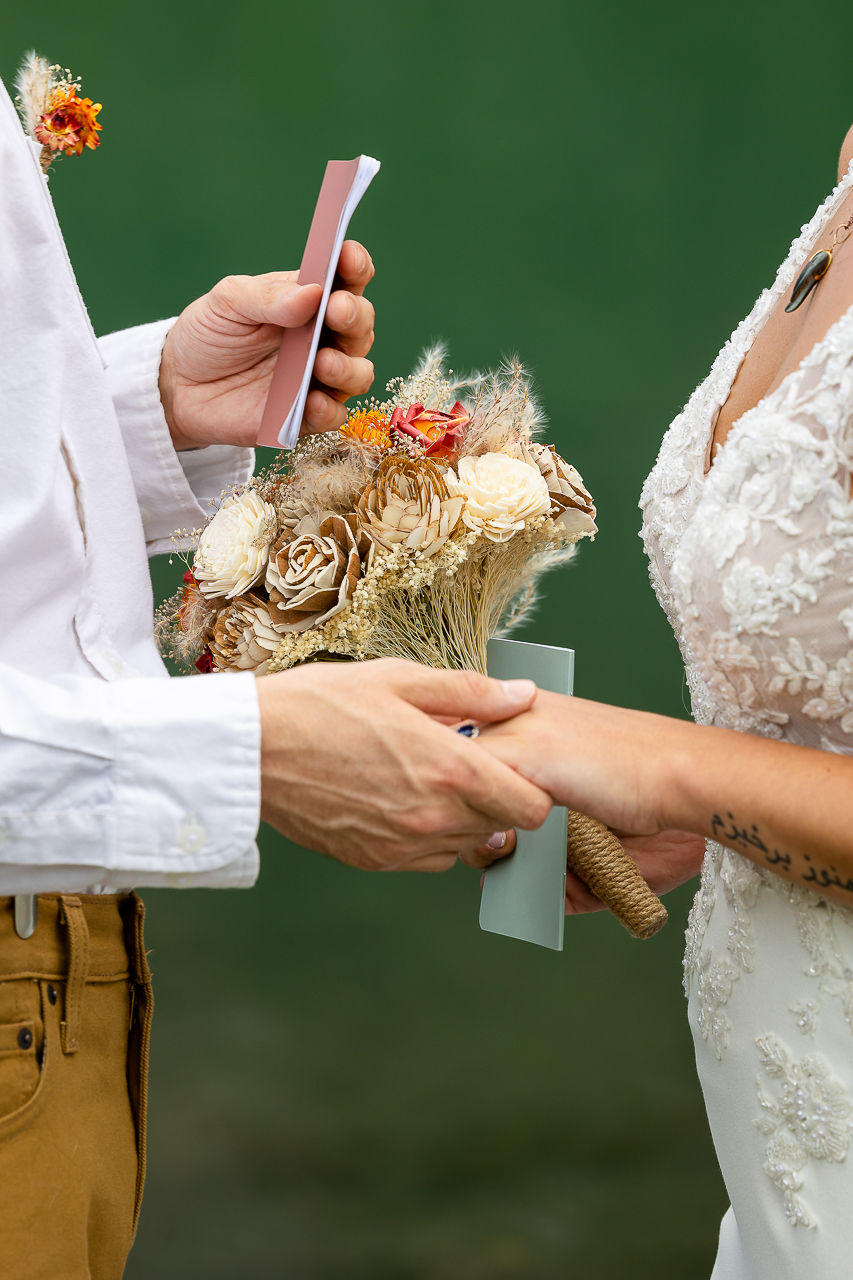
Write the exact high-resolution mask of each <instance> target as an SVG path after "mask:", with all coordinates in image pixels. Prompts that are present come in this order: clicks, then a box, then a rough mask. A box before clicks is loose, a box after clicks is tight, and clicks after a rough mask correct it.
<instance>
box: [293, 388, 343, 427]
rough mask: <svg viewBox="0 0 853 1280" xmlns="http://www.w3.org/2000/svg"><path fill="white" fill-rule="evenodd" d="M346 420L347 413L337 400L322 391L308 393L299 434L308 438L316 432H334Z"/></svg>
mask: <svg viewBox="0 0 853 1280" xmlns="http://www.w3.org/2000/svg"><path fill="white" fill-rule="evenodd" d="M346 420H347V411H346V409H345V408H344V406H343V405H342V404H341V402H340V401H339V400H333V399H332V397H331V396H327V395H326V394H325V392H323V391H317V390H316V388H315V389H314V390H313V391H309V392H308V396H307V398H306V400H305V413H304V415H303V417H302V426H301V427H300V429H299V434H300V435H302V436H310V435H313V434H315V433H316V432H318V431H336V430H337V428H338V427H342V426H343V424H344V423H345V422H346Z"/></svg>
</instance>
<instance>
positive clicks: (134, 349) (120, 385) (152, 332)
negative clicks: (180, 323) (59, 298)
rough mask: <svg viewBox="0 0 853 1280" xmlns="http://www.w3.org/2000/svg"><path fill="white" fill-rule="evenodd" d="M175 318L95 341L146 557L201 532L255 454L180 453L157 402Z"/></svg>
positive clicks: (225, 448) (247, 472)
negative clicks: (176, 536)
mask: <svg viewBox="0 0 853 1280" xmlns="http://www.w3.org/2000/svg"><path fill="white" fill-rule="evenodd" d="M174 323H175V321H174V319H170V320H158V321H156V322H155V323H153V324H141V325H137V326H136V327H135V328H133V329H122V330H120V331H119V332H118V333H111V334H108V335H107V336H106V337H104V338H99V339H98V347H99V348H100V352H101V357H102V359H103V361H104V364H105V366H106V379H107V386H108V388H109V391H110V395H111V396H112V399H113V404H114V405H115V410H116V414H117V416H118V422H119V427H120V428H121V433H122V438H123V440H124V445H125V449H126V451H127V459H128V462H129V464H130V470H131V474H132V476H133V483H134V486H135V488H136V496H137V500H138V502H139V511H140V514H141V516H142V525H143V528H144V530H145V541H146V546H147V548H148V554H149V555H159V554H161V553H162V552H168V551H172V550H173V545H172V542H171V536H172V534H173V533H174V532H175V531H176V530H178V529H180V530H184V529H186V530H187V532H188V533H191V532H192V530H193V529H200V528H201V527H202V526H203V524H204V522H205V521H206V520H207V519H208V518H209V517H210V516H211V515H212V514H213V512H214V510H215V505H214V504H216V503H218V501H219V499H220V496H221V494H222V491H223V490H224V489H228V488H230V487H231V486H232V485H235V484H245V482H246V481H247V480H248V479H249V478H250V476H251V474H252V471H253V469H254V465H255V452H254V450H253V449H241V448H238V447H236V446H232V445H209V446H208V447H207V448H206V449H191V450H188V451H187V452H182V453H177V452H176V451H175V448H174V446H173V444H172V438H171V435H170V434H169V427H168V424H167V423H166V417H165V414H164V413H163V406H162V404H161V403H160V391H159V388H158V378H159V374H160V356H161V354H162V351H163V343H164V342H165V341H166V335H167V333H168V332H169V330H170V329H171V327H172V325H173V324H174Z"/></svg>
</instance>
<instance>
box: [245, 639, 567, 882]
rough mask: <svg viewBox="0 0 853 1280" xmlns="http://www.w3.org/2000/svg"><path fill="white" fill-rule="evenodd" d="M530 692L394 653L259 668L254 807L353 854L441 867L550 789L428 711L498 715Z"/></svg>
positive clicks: (534, 809)
mask: <svg viewBox="0 0 853 1280" xmlns="http://www.w3.org/2000/svg"><path fill="white" fill-rule="evenodd" d="M535 697H536V688H535V686H534V685H533V684H532V683H531V682H530V681H528V680H520V681H518V680H512V681H499V680H489V679H487V678H486V677H485V676H480V675H476V674H475V673H473V672H454V671H433V670H431V669H430V668H428V667H421V666H417V665H416V664H415V663H410V662H401V661H397V660H394V659H386V660H383V661H375V662H365V663H360V662H359V663H346V664H345V663H312V664H309V665H307V666H304V667H299V668H297V669H296V670H294V671H288V672H283V673H281V674H279V675H274V676H264V677H263V678H262V679H261V680H259V681H258V699H259V702H260V708H261V816H262V817H263V818H264V820H265V821H266V822H269V823H270V825H271V826H273V827H275V828H276V829H277V830H278V831H281V832H282V833H283V834H284V835H286V836H289V837H290V838H291V839H292V840H295V841H297V842H298V843H299V844H302V845H306V846H307V847H308V848H310V849H316V850H317V851H318V852H319V853H327V854H331V855H332V857H335V858H338V859H339V860H340V861H341V862H347V863H349V864H350V865H352V866H356V867H362V868H364V869H367V870H389V871H391V870H398V871H401V870H411V871H446V870H447V869H448V868H449V867H451V866H452V865H453V864H454V862H455V861H456V857H457V855H458V854H459V853H460V852H466V851H468V850H471V849H474V848H476V847H477V846H479V845H482V844H484V843H485V841H486V840H488V838H489V836H490V835H491V834H492V833H493V832H494V831H496V830H501V831H502V830H504V829H506V828H507V827H510V826H514V827H521V828H523V829H525V830H533V829H535V828H536V827H539V826H541V825H542V823H543V822H544V821H545V818H546V817H547V816H548V812H549V810H550V808H551V799H550V796H548V795H546V793H545V792H544V791H542V790H540V788H539V787H536V786H534V785H533V784H532V783H529V782H527V781H526V780H525V779H524V778H522V777H520V776H519V775H518V774H517V773H515V772H514V770H512V769H510V768H508V767H507V766H506V765H503V764H501V763H500V762H499V761H497V760H495V759H494V758H493V757H492V756H491V755H490V754H488V753H487V752H485V751H483V749H482V748H481V747H480V746H479V745H478V743H477V742H473V741H471V740H469V739H468V738H465V737H463V736H462V735H460V734H457V733H455V732H454V730H453V729H451V728H448V727H447V726H446V725H444V724H441V723H439V721H438V720H437V719H434V718H433V717H444V718H445V719H450V720H452V721H459V720H463V719H466V718H469V719H473V720H478V721H497V720H503V719H506V718H507V717H509V716H513V715H516V714H517V713H518V712H519V711H525V710H526V709H527V708H528V707H529V706H530V705H531V704H532V703H533V701H534V699H535Z"/></svg>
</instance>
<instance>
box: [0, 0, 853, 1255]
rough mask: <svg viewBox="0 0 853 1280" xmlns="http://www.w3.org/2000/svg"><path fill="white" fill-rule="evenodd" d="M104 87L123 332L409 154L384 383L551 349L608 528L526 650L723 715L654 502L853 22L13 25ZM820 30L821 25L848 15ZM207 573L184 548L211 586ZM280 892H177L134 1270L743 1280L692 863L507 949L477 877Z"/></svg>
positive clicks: (647, 695)
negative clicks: (724, 1232) (658, 556)
mask: <svg viewBox="0 0 853 1280" xmlns="http://www.w3.org/2000/svg"><path fill="white" fill-rule="evenodd" d="M4 32H5V34H4V39H3V46H2V67H0V72H2V75H3V77H4V79H6V81H7V83H8V82H9V81H10V79H11V76H12V74H13V72H14V69H15V66H16V64H17V61H18V59H19V57H20V55H21V54H22V53H23V51H24V50H25V49H27V48H29V47H31V46H35V47H36V48H37V49H38V50H39V51H40V52H41V53H43V54H46V55H48V56H49V57H50V58H51V59H52V60H56V61H60V62H61V63H63V65H64V64H67V65H68V66H70V67H71V68H73V69H74V70H75V71H76V72H78V73H79V74H80V75H81V76H82V77H83V84H84V91H85V92H86V93H89V94H91V95H92V96H94V97H96V98H98V99H100V100H101V101H102V102H103V103H104V109H103V113H102V116H101V119H102V122H103V126H104V132H103V146H102V148H101V150H100V151H99V152H98V153H97V154H96V155H91V154H89V153H87V154H86V155H85V156H84V157H83V158H82V159H81V160H71V161H67V160H66V161H63V162H62V163H61V164H60V165H58V166H57V167H56V171H55V173H54V174H53V175H52V177H51V188H52V191H53V194H54V199H55V201H56V204H57V207H58V210H59V215H60V219H61V222H62V224H63V227H64V229H65V233H66V236H67V239H68V243H69V248H70V251H71V256H72V259H73V261H74V263H75V266H76V269H77V273H78V277H79V280H80V283H81V286H82V289H83V293H84V296H85V297H86V299H87V300H88V304H89V307H90V310H91V314H92V318H93V321H94V324H95V327H96V329H97V331H98V332H101V333H103V332H107V331H109V330H111V329H114V328H120V327H124V326H126V325H131V324H134V323H137V322H140V321H144V320H150V319H155V318H158V317H160V316H167V315H170V314H172V313H174V312H177V311H179V310H180V309H181V307H182V306H184V305H185V304H186V303H187V302H188V301H189V300H191V299H192V298H193V297H195V296H197V295H198V294H200V293H202V292H204V291H205V290H206V289H208V288H209V287H210V285H211V284H213V283H214V282H215V281H216V279H217V278H218V277H220V276H222V275H224V274H226V273H229V272H259V271H266V270H270V269H273V268H285V267H292V266H295V265H297V264H298V262H299V259H300V256H301V252H302V247H303V244H304V239H305V235H306V232H307V227H308V222H309V218H310V214H311V211H312V207H313V202H314V199H315V197H316V193H317V189H318V186H319V182H320V179H321V176H322V171H323V166H324V163H325V161H326V160H327V159H329V158H349V157H351V156H353V155H356V154H358V153H359V152H362V151H366V152H369V153H370V154H372V155H375V156H377V157H378V158H379V159H380V160H381V161H382V164H383V168H382V172H381V174H380V176H379V178H378V179H377V180H376V182H375V184H374V186H373V188H372V189H371V191H370V193H369V195H368V197H367V198H366V199H365V201H364V204H363V207H362V208H361V209H360V210H359V211H358V213H357V215H356V219H355V221H354V223H353V228H352V231H353V234H355V235H357V236H358V237H359V238H361V239H362V240H363V241H364V242H365V243H366V244H367V245H368V246H369V247H370V250H371V252H372V254H373V256H374V259H375V262H376V267H377V275H376V280H375V283H374V285H373V286H372V288H371V296H372V298H373V300H374V302H375V304H376V307H377V311H378V324H377V343H376V348H375V360H376V368H377V384H378V386H379V387H380V388H381V386H382V385H383V384H384V383H385V382H386V381H387V379H388V378H389V377H391V376H393V375H394V374H397V373H401V372H406V371H408V370H409V368H410V367H411V366H412V364H413V362H414V361H415V359H416V358H417V355H418V353H419V350H420V349H421V347H422V346H423V345H424V344H425V343H426V342H428V341H430V340H432V339H434V338H444V339H446V340H447V341H448V342H449V344H450V349H451V357H452V364H453V365H454V367H456V368H465V367H470V366H488V365H493V364H495V363H496V362H497V361H498V360H499V359H500V358H501V356H502V355H504V354H507V353H510V352H517V353H518V354H520V355H521V357H522V358H523V359H524V360H525V361H526V362H527V364H528V365H529V367H530V369H531V370H532V372H533V374H534V376H535V379H536V383H537V387H538V389H539V392H540V394H541V397H542V400H543V403H544V406H545V408H546V411H547V413H548V415H549V417H550V420H551V428H550V430H549V433H548V439H550V440H553V442H554V443H555V444H556V445H557V447H558V448H559V449H560V451H561V452H562V453H563V454H564V455H565V456H566V457H568V458H569V459H570V460H571V461H572V462H573V463H575V464H576V465H577V466H578V468H579V469H580V471H581V472H582V474H583V475H584V477H585V479H586V480H587V483H588V484H589V486H590V488H591V489H592V491H593V493H594V494H595V496H596V498H597V500H598V504H599V512H600V525H601V534H600V536H599V538H598V539H597V540H596V542H595V545H594V546H590V545H586V546H584V548H583V550H582V552H581V554H580V556H579V557H578V559H577V562H576V564H575V565H574V566H572V567H570V568H569V569H568V570H564V571H562V572H561V573H560V574H559V575H555V576H553V577H552V579H551V580H550V583H549V593H548V598H547V601H546V603H545V604H544V605H543V607H542V609H541V611H540V614H539V616H538V618H537V620H536V621H535V622H533V623H532V624H530V625H529V626H528V627H527V629H526V631H525V632H524V633H523V636H522V638H526V639H531V640H536V641H541V642H544V643H552V644H567V645H571V646H573V647H574V648H575V649H576V650H577V655H578V659H577V661H578V667H577V690H578V692H579V693H582V694H584V695H586V696H589V697H594V698H600V699H605V700H611V701H614V702H619V703H624V704H627V705H630V706H635V707H643V708H648V709H653V710H656V711H661V712H665V713H668V714H670V715H684V714H685V711H684V699H685V695H684V692H683V681H682V674H681V669H680V666H679V662H678V656H677V652H676V650H675V646H674V643H673V641H672V639H671V636H670V634H669V631H668V627H667V624H666V622H665V620H664V618H663V615H662V614H661V613H660V611H659V609H658V607H657V605H656V603H655V601H654V598H653V596H652V593H651V591H650V589H649V586H648V582H647V578H646V571H645V566H644V562H643V558H642V554H641V549H640V544H639V541H638V539H637V537H636V531H637V529H638V526H639V513H638V512H637V508H636V503H637V498H638V494H639V490H640V486H641V484H642V480H643V477H644V475H645V474H646V472H647V471H648V469H649V468H650V466H651V464H652V463H653V461H654V458H655V454H656V451H657V447H658V442H659V440H660V436H661V434H662V432H663V430H664V429H665V427H666V425H667V423H668V422H669V420H670V419H671V418H672V416H673V415H674V414H675V412H676V411H677V410H678V408H679V406H680V405H681V404H682V403H683V401H684V400H685V399H686V397H687V396H688V394H689V392H690V391H691V389H692V387H693V386H694V385H695V384H696V383H697V382H698V381H699V379H700V378H701V377H702V376H704V374H705V372H706V371H707V368H708V367H709V365H710V362H711V360H712V359H713V357H714V355H715V354H716V352H717V350H718V348H719V346H720V345H721V343H722V342H723V341H724V340H725V339H726V337H727V336H728V334H729V333H730V331H731V329H732V328H733V327H734V324H735V323H736V322H737V320H738V319H739V318H740V316H741V315H742V314H744V313H745V312H746V311H747V310H748V309H749V307H750V306H751V304H752V302H753V300H754V298H755V296H756V295H757V293H758V291H759V289H760V288H761V287H762V286H763V285H765V284H767V283H769V281H770V280H771V279H772V275H773V272H774V270H775V267H776V265H777V264H778V262H779V261H780V260H781V258H782V257H783V256H784V254H785V252H786V250H787V247H788V245H789V243H790V241H791V239H792V238H793V236H794V234H795V233H796V231H797V229H798V228H799V226H800V224H801V223H803V222H804V221H806V220H807V219H808V218H809V217H810V216H811V214H812V212H813V210H814V208H815V207H816V205H817V204H818V203H819V202H820V200H822V199H823V197H824V195H825V194H826V192H827V191H828V190H829V189H830V188H831V186H832V185H833V183H834V180H835V166H836V160H837V153H838V148H839V145H840V142H841V139H842V137H843V135H844V133H845V131H846V129H847V127H848V126H849V124H850V122H851V119H853V88H851V76H850V70H849V63H850V57H849V49H850V43H851V42H850V37H851V35H853V16H851V11H850V8H849V4H847V3H844V2H843V0H813V3H812V4H811V5H810V6H809V11H808V24H807V27H806V26H805V25H804V12H803V9H802V6H801V5H800V4H795V3H792V2H791V0H756V2H752V3H749V2H748V3H746V4H744V3H743V0H717V2H716V3H715V4H714V5H713V6H698V5H695V6H686V5H684V4H683V3H679V2H676V0H647V3H645V4H643V5H639V4H635V3H631V2H629V0H528V3H526V4H524V5H515V4H510V3H507V2H506V0H491V3H483V2H482V0H479V2H477V3H464V2H463V3H447V0H437V2H435V0H434V2H433V3H425V2H424V0H407V3H405V4H401V3H399V0H397V2H396V3H393V2H392V0H366V2H364V3H353V2H349V3H344V2H342V0H326V3H325V4H322V5H319V4H295V3H293V2H292V0H278V2H277V3H273V2H272V0H244V3H242V4H241V5H234V4H226V3H223V2H222V0H207V2H206V3H204V4H200V3H196V4H187V3H185V2H183V0H171V2H170V3H167V2H166V0H149V2H148V3H147V4H146V5H144V6H142V5H129V4H115V3H113V4H108V5H106V6H101V7H99V8H97V9H95V10H94V11H90V10H86V11H85V12H82V11H81V12H77V11H74V12H73V13H71V12H69V9H68V6H67V4H59V3H57V2H56V0H42V3H41V4H39V5H38V6H35V5H26V6H25V5H23V4H21V3H18V4H17V5H16V6H15V7H14V9H13V8H11V7H9V8H7V9H6V11H5V17H4ZM815 33H819V36H820V39H819V42H818V43H819V51H818V50H817V48H816V43H815V41H816V36H815ZM180 568H181V566H178V565H177V564H175V565H173V566H171V567H170V566H168V564H167V563H165V562H163V561H161V562H159V563H156V564H155V565H154V566H153V571H154V581H155V588H156V590H157V592H158V593H159V594H160V595H164V594H167V593H170V592H171V590H172V589H173V584H174V582H175V579H176V575H177V573H178V572H179V570H180ZM261 845H262V855H263V870H262V873H261V878H260V880H259V883H258V885H257V886H256V888H255V889H253V890H251V891H250V892H241V893H237V892H231V893H225V892H203V891H198V892H186V893H177V892H153V891H148V892H146V893H145V898H146V901H147V903H148V905H149V911H150V916H149V919H150V925H149V939H150V945H151V947H152V948H153V956H152V963H153V968H154V971H155V982H156V993H157V1017H156V1022H155V1032H154V1050H153V1069H154V1074H153V1082H152V1093H151V1149H150V1175H149V1182H148V1191H147V1200H146V1205H145V1209H144V1213H143V1218H142V1224H141V1228H140V1233H139V1237H138V1240H137V1244H136V1246H135V1248H134V1251H133V1254H132V1255H131V1260H130V1263H129V1267H128V1272H127V1275H128V1276H129V1277H131V1280H143V1278H151V1277H157V1280H195V1278H196V1277H198V1278H199V1280H200V1278H201V1277H204V1278H205V1280H226V1278H230V1277H238V1276H239V1277H243V1276H252V1277H253V1278H254V1280H268V1278H269V1280H273V1278H276V1280H278V1278H279V1277H281V1278H287V1280H297V1278H298V1280H303V1278H304V1280H368V1278H370V1280H492V1278H494V1280H505V1278H511V1280H557V1278H558V1277H559V1278H562V1277H578V1278H579V1280H611V1278H613V1280H616V1278H617V1277H618V1278H621V1277H626V1278H627V1277H632V1280H633V1278H636V1277H646V1276H649V1277H651V1276H655V1277H658V1276H666V1277H667V1278H668V1280H693V1278H694V1277H695V1278H696V1280H699V1278H700V1277H705V1276H707V1275H708V1273H709V1271H710V1267H711V1262H712V1258H713V1254H714V1249H715V1238H716V1230H717V1223H718V1220H719V1217H720V1214H721V1213H722V1211H723V1210H724V1208H725V1193H724V1190H723V1187H722V1184H721V1181H720V1178H719V1174H718V1172H717V1170H716V1166H715V1162H714V1156H713V1151H712V1148H711V1145H710V1140H709V1137H708V1132H707V1126H706V1123H705V1120H704V1115H703V1111H702V1105H701V1097H700V1094H699V1090H698V1086H697V1084H696V1081H695V1078H694V1069H693V1062H692V1046H691V1041H690V1035H689V1031H688V1028H687V1025H686V1021H685V1008H684V1001H683V996H682V994H681V990H680V963H679V962H680V951H681V946H682V930H683V926H684V921H685V917H686V912H687V909H688V905H689V900H690V891H689V890H688V889H687V888H685V889H684V890H682V891H681V892H679V893H676V894H673V895H672V897H671V898H670V899H669V905H670V909H671V923H670V925H669V927H668V928H667V929H666V930H665V931H664V932H663V933H662V934H661V935H659V936H658V937H657V938H655V939H654V940H653V941H651V942H648V943H644V944H640V943H636V942H632V941H631V940H630V939H629V938H628V937H627V935H625V934H624V933H623V932H622V931H621V930H620V928H619V927H618V926H617V925H616V924H615V923H614V922H613V921H612V920H611V919H610V918H604V917H595V918H587V919H581V920H576V921H572V922H570V926H569V927H568V928H567V940H566V949H565V952H564V953H563V954H562V955H555V954H552V953H549V952H546V951H541V950H538V949H536V948H533V947H529V946H526V945H525V944H522V943H517V942H511V941H509V940H507V939H503V938H498V937H494V936H490V935H487V934H483V933H481V932H480V931H479V930H478V927H477V900H478V886H477V877H476V876H475V875H474V874H473V873H469V872H466V871H465V870H462V869H458V870H457V871H455V872H453V873H451V874H448V875H446V876H443V877H435V878H432V877H423V878H417V877H405V876H399V877H393V876H388V877H382V876H368V875H364V874H359V873H355V872H352V871H350V870H348V869H346V868H343V867H341V866H339V865H337V864H334V863H330V862H328V861H325V860H324V859H322V858H319V857H317V856H316V855H314V854H309V853H307V852H305V851H303V850H299V849H296V848H294V847H292V846H289V845H288V844H287V843H286V842H285V841H283V840H280V839H278V838H277V837H276V836H274V835H273V834H271V833H270V832H269V831H265V832H263V833H262V839H261Z"/></svg>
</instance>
